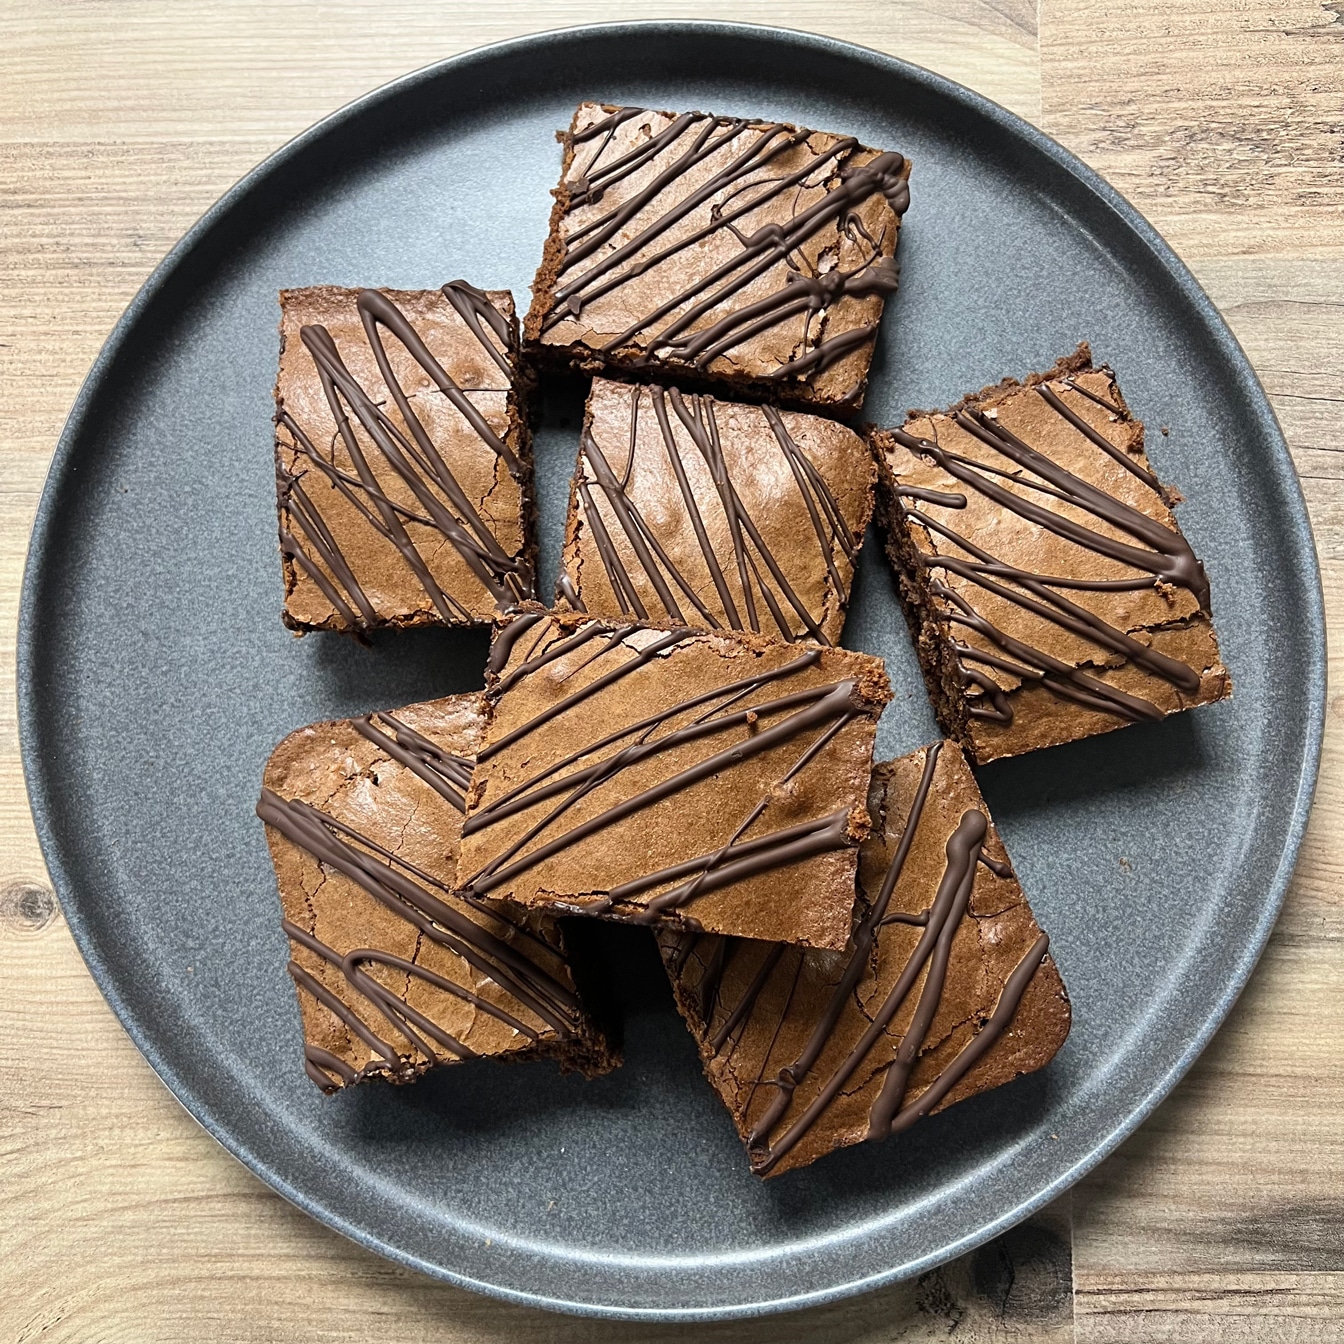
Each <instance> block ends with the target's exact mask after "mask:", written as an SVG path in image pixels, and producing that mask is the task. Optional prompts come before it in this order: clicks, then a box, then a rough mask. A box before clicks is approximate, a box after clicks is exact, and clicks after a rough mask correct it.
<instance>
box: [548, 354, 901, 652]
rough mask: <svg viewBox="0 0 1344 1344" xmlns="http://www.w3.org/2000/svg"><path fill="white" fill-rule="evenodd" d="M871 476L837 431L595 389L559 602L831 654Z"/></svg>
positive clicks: (755, 412) (869, 506) (721, 406)
mask: <svg viewBox="0 0 1344 1344" xmlns="http://www.w3.org/2000/svg"><path fill="white" fill-rule="evenodd" d="M876 474H877V472H876V468H875V466H874V464H873V459H872V455H871V454H870V453H869V451H868V446H867V444H865V443H864V441H863V440H862V439H861V438H859V436H858V435H857V434H855V433H854V432H853V431H851V430H849V429H846V428H845V427H844V426H843V425H840V424H837V423H836V422H835V421H834V420H823V419H821V418H820V417H818V416H814V415H801V414H799V413H798V412H796V411H778V410H776V409H775V408H774V407H773V406H749V405H741V404H737V403H733V402H727V401H716V400H715V399H714V398H712V397H707V396H697V395H696V394H694V393H690V392H688V393H682V392H679V391H678V390H677V389H676V388H671V389H667V390H665V389H663V388H661V387H657V386H653V387H643V386H640V385H638V384H633V385H632V384H629V383H613V382H608V381H606V380H605V379H601V378H599V379H596V380H595V381H594V383H593V388H592V393H591V395H590V396H589V398H588V411H587V417H586V420H585V422H584V429H583V435H582V439H581V444H580V448H579V459H578V465H577V467H576V468H575V473H574V482H573V485H572V486H571V488H570V496H569V522H568V525H567V527H566V529H565V549H564V556H563V566H564V569H563V573H562V574H561V577H560V582H559V585H558V591H557V598H558V599H561V600H567V601H568V602H569V603H570V604H571V605H572V606H573V607H574V608H576V609H577V610H579V611H587V612H590V613H591V614H593V615H595V616H610V617H615V618H622V617H623V618H627V619H636V620H640V621H651V622H653V623H655V624H670V625H692V626H699V627H704V628H709V629H714V630H726V629H732V630H753V631H756V632H758V633H764V634H767V635H773V636H778V637H779V638H782V639H786V640H797V639H814V640H816V641H817V642H818V643H821V644H834V643H836V642H837V641H838V640H839V638H840V631H841V629H842V628H843V626H844V623H845V609H846V607H847V606H848V605H849V589H850V584H851V583H852V582H853V580H854V562H855V559H856V557H857V556H858V552H859V547H860V546H861V545H862V544H863V531H864V528H865V527H867V525H868V519H869V517H870V516H871V514H872V511H873V481H874V479H875V477H876Z"/></svg>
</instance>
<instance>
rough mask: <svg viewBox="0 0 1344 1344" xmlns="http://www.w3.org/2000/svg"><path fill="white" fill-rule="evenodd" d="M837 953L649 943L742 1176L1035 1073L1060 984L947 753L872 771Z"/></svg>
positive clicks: (1053, 1033)
mask: <svg viewBox="0 0 1344 1344" xmlns="http://www.w3.org/2000/svg"><path fill="white" fill-rule="evenodd" d="M869 811H870V812H871V813H872V815H873V817H874V823H875V828H874V832H873V834H872V836H870V838H869V839H868V840H866V841H865V842H864V845H863V849H862V856H861V861H860V870H859V904H858V908H857V912H856V913H857V919H856V923H855V929H854V934H853V937H852V938H851V940H850V943H849V945H848V947H847V949H846V951H845V954H844V955H843V956H837V955H836V954H835V953H830V952H817V951H812V950H809V949H801V948H796V947H785V946H783V945H781V944H778V943H764V942H753V941H749V940H745V939H734V938H715V937H711V936H707V935H700V936H696V935H690V934H683V935H676V934H666V933H664V934H660V935H659V945H660V948H661V950H662V953H663V958H664V963H665V965H666V967H667V970H668V974H669V976H670V977H671V980H672V986H673V990H674V993H675V996H676V1000H677V1004H678V1007H679V1008H680V1010H681V1013H682V1015H683V1016H684V1017H685V1019H686V1022H687V1025H688V1026H689V1027H690V1029H691V1032H692V1035H694V1037H695V1039H696V1042H697V1044H698V1046H699V1049H700V1055H701V1059H702V1061H703V1064H704V1068H705V1073H706V1076H707V1077H708V1079H709V1081H710V1083H711V1084H712V1085H713V1087H714V1088H715V1090H716V1091H717V1092H718V1093H719V1095H720V1097H721V1098H722V1100H723V1101H724V1103H725V1105H726V1106H727V1107H728V1109H729V1111H730V1113H731V1114H732V1117H733V1120H734V1123H735V1124H736V1126H737V1129H738V1132H739V1134H740V1135H741V1137H742V1139H743V1141H744V1142H745V1144H746V1146H747V1152H748V1157H749V1159H750V1163H751V1169H752V1170H753V1171H754V1172H755V1173H756V1174H757V1175H760V1176H767V1177H768V1176H777V1175H779V1174H781V1173H782V1172H785V1171H789V1170H792V1169H794V1168H797V1167H802V1166H806V1165H808V1164H809V1163H811V1162H813V1161H815V1160H816V1159H817V1158H819V1157H823V1156H825V1155H826V1154H827V1153H830V1152H833V1151H835V1150H836V1149H838V1148H842V1147H846V1146H849V1145H851V1144H856V1143H862V1142H865V1141H875V1140H883V1139H886V1138H889V1137H891V1136H892V1135H895V1134H898V1133H900V1132H901V1131H903V1130H905V1129H907V1128H909V1127H910V1126H911V1125H913V1124H914V1123H915V1122H916V1121H917V1120H919V1119H921V1118H923V1117H924V1116H926V1115H930V1114H932V1113H933V1112H935V1111H940V1110H943V1109H944V1108H945V1107H947V1106H951V1105H953V1104H954V1103H955V1102H958V1101H961V1100H964V1099H965V1098H966V1097H970V1096H973V1095H975V1094H976V1093H979V1092H984V1091H986V1090H988V1089H990V1088H993V1087H998V1086H1000V1085H1001V1084H1004V1083H1007V1082H1010V1081H1012V1080H1013V1079H1014V1078H1017V1077H1018V1076H1020V1075H1021V1074H1024V1073H1030V1072H1032V1071H1033V1070H1036V1069H1039V1068H1042V1067H1043V1066H1044V1065H1045V1064H1047V1063H1048V1062H1049V1061H1050V1060H1051V1059H1052V1058H1053V1056H1054V1055H1055V1053H1056V1052H1057V1051H1058V1050H1059V1048H1060V1046H1061V1045H1062V1044H1063V1043H1064V1040H1065V1038H1066V1037H1067V1035H1068V1032H1069V1025H1070V1007H1069V999H1068V994H1067V992H1066V991H1065V989H1064V984H1063V981H1062V980H1061V979H1060V976H1059V972H1058V970H1057V969H1056V967H1055V964H1054V961H1053V959H1052V958H1051V957H1050V955H1049V952H1048V947H1049V938H1048V937H1047V936H1046V935H1045V934H1044V933H1042V932H1041V930H1040V928H1039V926H1038V925H1037V923H1036V921H1035V919H1034V918H1033V916H1032V913H1031V909H1030V907H1029V906H1028V904H1027V901H1026V898H1025V896H1024V895H1023V892H1022V888H1021V886H1020V885H1019V884H1018V881H1017V877H1016V876H1015V874H1014V872H1013V869H1012V865H1011V862H1010V861H1009V858H1008V855H1007V853H1006V851H1005V850H1004V848H1003V845H1002V842H1001V841H1000V839H999V836H998V833H997V831H996V830H995V828H994V824H993V821H992V820H991V819H990V817H989V814H988V810H987V809H986V807H985V804H984V801H983V799H982V798H981V797H980V792H979V789H978V788H977V787H976V783H975V779H974V777H973V776H972V774H971V772H970V770H969V768H968V767H967V764H966V761H965V758H964V757H963V755H962V753H961V751H960V749H959V748H958V747H957V746H956V744H955V743H952V742H944V743H935V744H934V745H933V746H930V747H925V748H923V749H921V750H919V751H916V752H914V753H912V754H911V755H909V756H904V757H902V758H901V759H899V760H897V761H892V762H888V763H886V764H882V765H878V766H876V767H875V768H874V771H873V779H872V792H871V795H870V801H869Z"/></svg>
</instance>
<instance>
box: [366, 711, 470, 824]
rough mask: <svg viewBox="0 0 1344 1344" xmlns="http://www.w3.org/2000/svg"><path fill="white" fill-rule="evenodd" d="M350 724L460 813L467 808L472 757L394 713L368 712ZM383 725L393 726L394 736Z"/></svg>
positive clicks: (386, 726)
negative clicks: (410, 725)
mask: <svg viewBox="0 0 1344 1344" xmlns="http://www.w3.org/2000/svg"><path fill="white" fill-rule="evenodd" d="M375 720H376V721H377V725H378V726H376V727H375ZM351 725H352V727H353V728H354V730H355V731H356V732H357V733H358V734H359V735H360V736H361V737H365V738H367V739H368V740H369V741H370V742H372V743H373V745H374V746H376V747H377V748H378V750H379V751H381V752H383V753H384V754H385V755H387V756H390V757H391V758H392V759H393V760H394V761H399V762H400V763H401V764H402V765H404V766H405V767H406V768H407V769H408V770H410V771H412V772H413V773H414V774H416V775H417V776H419V778H421V779H423V780H424V781H425V783H426V784H428V785H429V787H430V788H431V789H433V790H434V792H435V793H437V794H438V795H439V797H440V798H443V799H445V800H446V801H447V802H450V803H451V804H452V805H453V806H454V807H455V808H457V810H458V811H459V812H465V811H466V810H467V799H466V791H467V789H468V788H470V787H471V769H472V763H471V762H470V761H469V760H466V759H464V758H463V757H461V756H454V755H453V754H452V753H451V752H448V751H444V750H443V748H442V747H440V746H439V744H438V743H437V742H431V741H430V740H429V738H427V737H422V736H421V735H420V734H419V733H417V732H416V731H415V729H413V728H408V727H407V726H406V725H405V724H404V723H402V722H400V721H399V720H397V719H394V718H393V717H392V715H391V714H366V715H365V716H364V717H363V718H362V719H352V720H351ZM383 728H389V729H391V731H392V736H391V737H389V736H388V735H387V733H385V732H383V731H382V729H383Z"/></svg>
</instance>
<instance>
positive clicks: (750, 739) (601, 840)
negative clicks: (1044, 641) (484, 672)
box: [458, 609, 891, 948]
mask: <svg viewBox="0 0 1344 1344" xmlns="http://www.w3.org/2000/svg"><path fill="white" fill-rule="evenodd" d="M487 696H488V699H489V700H490V703H491V714H490V722H489V726H488V727H487V729H486V734H485V740H484V744H483V746H482V748H481V750H480V753H479V756H478V761H477V767H476V772H475V774H474V776H473V780H472V787H471V792H470V794H469V796H468V808H467V817H466V821H465V823H464V825H463V838H462V850H461V857H460V861H459V879H458V880H459V883H460V884H461V885H462V886H463V887H464V889H467V890H470V891H473V892H475V893H476V894H478V895H480V896H482V897H486V898H488V899H504V900H509V901H512V902H517V903H520V904H522V905H524V906H528V907H536V906H542V907H546V908H550V909H552V910H555V911H559V912H564V913H574V914H595V915H603V916H606V917H607V918H611V919H618V920H624V921H627V922H632V923H648V924H656V925H660V926H671V927H701V928H705V929H711V930H716V931H721V932H725V933H737V934H742V935H744V936H749V937H768V938H777V939H780V940H784V941H796V942H802V943H807V944H809V945H812V946H816V947H835V948H841V947H843V946H844V945H845V940H846V938H848V936H849V928H850V918H851V913H852V909H853V904H854V873H855V866H856V863H857V858H858V853H857V847H858V844H859V842H860V841H861V840H862V838H863V837H864V835H866V834H867V829H868V815H867V811H866V809H865V800H866V796H867V788H868V777H869V771H870V768H871V762H872V750H873V739H874V734H875V731H876V723H877V718H878V715H879V714H880V713H881V710H882V707H883V706H884V705H885V704H886V703H887V701H888V700H889V699H890V696H891V691H890V687H889V686H888V684H887V678H886V673H885V671H884V670H883V667H882V663H881V660H880V659H877V658H871V657H869V656H867V655H865V654H858V653H850V652H848V651H845V650H841V649H827V648H818V647H811V648H801V647H799V646H797V645H788V644H784V643H782V642H780V641H776V640H766V639H763V638H761V637H759V636H753V635H740V634H717V633H716V634H707V633H696V632H693V631H690V630H686V629H679V630H672V631H667V630H658V629H651V628H648V627H641V626H637V625H634V624H625V625H617V624H615V623H612V622H601V621H595V620H590V619H587V618H585V617H583V616H579V615H572V614H563V613H553V614H547V613H544V612H542V611H541V610H539V609H538V610H536V611H529V612H527V613H526V614H524V615H522V616H519V617H518V618H516V619H515V620H514V621H513V622H512V623H511V624H508V625H506V626H504V627H503V629H502V631H501V633H500V634H499V636H498V637H497V639H496V641H495V645H494V648H493V649H492V652H491V660H490V673H489V676H488V680H487Z"/></svg>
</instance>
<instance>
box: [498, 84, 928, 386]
mask: <svg viewBox="0 0 1344 1344" xmlns="http://www.w3.org/2000/svg"><path fill="white" fill-rule="evenodd" d="M560 139H561V142H562V144H563V146H564V167H563V170H562V172H561V178H560V185H559V186H558V187H557V188H556V190H555V192H554V195H555V206H554V209H553V210H552V212H551V228H550V236H549V238H548V239H547V242H546V250H545V253H544V255H543V258H542V263H541V268H540V270H539V271H538V272H537V278H536V280H535V281H534V283H533V286H532V290H533V298H532V307H531V309H530V310H529V312H528V315H527V321H526V324H525V331H524V334H525V337H526V340H527V343H528V345H529V347H530V348H531V349H533V350H535V351H536V352H537V354H538V355H540V356H541V357H543V358H544V359H546V360H547V361H549V362H551V363H553V364H555V363H558V364H562V365H568V366H569V367H572V368H575V369H581V370H584V371H586V372H590V373H596V372H600V371H602V370H620V371H624V372H629V373H646V374H650V375H652V376H653V377H657V378H659V379H662V380H669V379H670V380H673V381H676V380H683V381H684V380H690V381H692V382H695V383H717V384H721V385H724V386H726V387H728V388H730V389H732V390H733V391H734V392H737V393H746V392H750V393H753V394H755V395H757V396H763V397H767V398H770V399H771V400H775V399H778V400H781V401H788V402H793V403H796V404H800V405H801V404H806V405H815V406H822V407H831V408H843V409H855V408H857V407H858V406H859V405H860V404H861V403H862V401H863V393H864V388H865V385H866V383H867V379H868V365H869V363H870V362H871V360H872V355H873V343H874V340H875V339H876V335H877V324H878V321H879V319H880V318H881V316H882V305H883V303H884V302H885V300H886V298H887V296H888V295H890V294H891V293H893V292H894V290H895V288H896V264H895V262H894V261H893V260H892V255H893V253H894V252H895V250H896V237H897V233H898V231H899V228H900V222H901V216H902V214H903V213H904V212H905V209H906V206H907V205H908V204H909V199H910V192H909V187H908V185H907V179H908V177H909V174H910V167H909V164H908V163H907V162H906V160H905V159H904V158H903V157H902V156H901V155H900V154H895V153H890V152H883V151H879V150H876V149H868V148H866V147H864V146H863V145H861V144H859V142H858V141H857V140H855V139H854V138H853V137H852V136H845V135H835V134H831V133H829V132H826V131H812V130H807V129H805V128H803V127H799V126H791V125H789V124H788V123H786V122H767V121H758V120H753V119H750V118H745V117H716V116H707V115H706V114H705V113H702V112H686V113H682V114H680V115H678V114H677V113H673V112H655V111H650V110H648V109H645V108H638V107H611V106H607V105H599V104H597V103H583V104H582V105H581V106H580V107H579V108H578V110H577V111H576V112H575V113H574V120H573V122H572V123H571V124H570V128H569V130H568V131H567V132H564V133H562V134H561V136H560Z"/></svg>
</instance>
